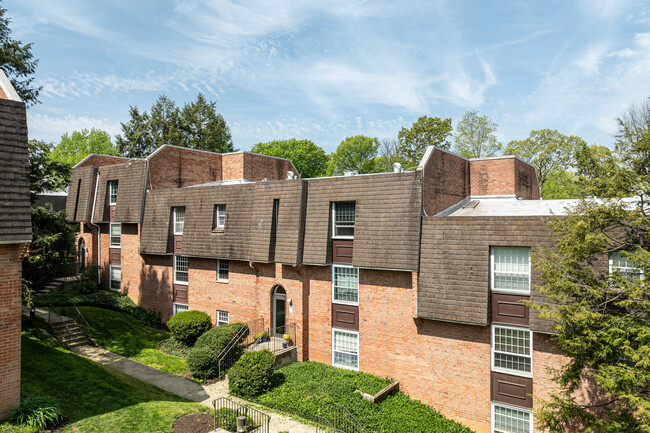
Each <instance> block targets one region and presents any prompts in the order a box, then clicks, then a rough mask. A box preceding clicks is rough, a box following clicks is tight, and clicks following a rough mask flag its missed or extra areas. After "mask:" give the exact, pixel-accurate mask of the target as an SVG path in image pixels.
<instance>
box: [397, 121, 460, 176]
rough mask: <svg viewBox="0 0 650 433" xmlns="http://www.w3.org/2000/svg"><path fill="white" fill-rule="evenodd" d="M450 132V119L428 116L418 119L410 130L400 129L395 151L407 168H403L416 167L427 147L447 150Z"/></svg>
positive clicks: (449, 144) (449, 143) (449, 145)
mask: <svg viewBox="0 0 650 433" xmlns="http://www.w3.org/2000/svg"><path fill="white" fill-rule="evenodd" d="M451 131H452V127H451V119H444V120H443V119H441V118H439V117H429V116H422V117H420V118H419V119H418V120H417V121H416V122H414V123H413V125H412V126H411V128H410V129H406V128H402V129H401V130H400V131H399V133H398V134H397V139H398V140H399V143H400V144H399V146H398V147H397V151H398V155H399V156H400V157H402V158H404V159H405V160H406V161H407V163H408V166H409V167H404V168H410V167H414V166H417V165H418V164H419V163H420V160H422V157H423V156H424V152H425V151H426V150H427V147H429V146H438V147H441V148H443V149H449V148H450V147H451V142H450V141H449V136H450V135H451Z"/></svg>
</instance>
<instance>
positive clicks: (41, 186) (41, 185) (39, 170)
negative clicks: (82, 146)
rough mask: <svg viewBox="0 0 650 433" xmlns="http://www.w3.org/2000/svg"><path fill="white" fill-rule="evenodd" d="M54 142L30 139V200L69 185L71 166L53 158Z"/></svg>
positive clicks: (32, 200) (33, 200)
mask: <svg viewBox="0 0 650 433" xmlns="http://www.w3.org/2000/svg"><path fill="white" fill-rule="evenodd" d="M51 153H52V144H50V143H45V142H44V141H39V140H29V189H30V191H31V192H30V200H31V202H32V203H34V202H35V201H36V198H37V196H38V194H40V193H43V192H45V191H61V190H63V189H65V188H66V187H67V186H68V182H69V180H70V166H69V165H68V164H65V163H62V162H58V161H54V160H53V159H52V158H51Z"/></svg>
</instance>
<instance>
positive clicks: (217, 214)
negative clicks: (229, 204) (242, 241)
mask: <svg viewBox="0 0 650 433" xmlns="http://www.w3.org/2000/svg"><path fill="white" fill-rule="evenodd" d="M225 226H226V205H225V204H215V205H214V215H213V216H212V230H220V229H223V228H224V227H225Z"/></svg>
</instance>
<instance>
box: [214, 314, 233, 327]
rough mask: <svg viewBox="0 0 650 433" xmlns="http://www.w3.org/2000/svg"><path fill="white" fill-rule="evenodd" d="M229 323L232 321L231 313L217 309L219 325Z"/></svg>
mask: <svg viewBox="0 0 650 433" xmlns="http://www.w3.org/2000/svg"><path fill="white" fill-rule="evenodd" d="M228 323H230V313H228V312H227V311H222V310H217V326H221V325H227V324H228Z"/></svg>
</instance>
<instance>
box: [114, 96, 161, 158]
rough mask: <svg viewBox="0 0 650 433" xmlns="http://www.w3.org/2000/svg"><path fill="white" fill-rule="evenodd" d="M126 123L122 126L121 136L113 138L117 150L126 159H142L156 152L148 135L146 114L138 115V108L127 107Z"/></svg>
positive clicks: (148, 126) (147, 117) (148, 122)
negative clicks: (128, 117) (127, 117)
mask: <svg viewBox="0 0 650 433" xmlns="http://www.w3.org/2000/svg"><path fill="white" fill-rule="evenodd" d="M129 116H130V117H131V118H130V119H129V121H128V122H126V123H120V125H122V134H124V136H121V135H118V136H117V137H116V138H115V142H116V143H117V150H118V152H119V153H120V155H122V156H126V157H128V158H144V157H146V156H147V155H149V154H150V153H151V152H153V151H154V150H156V145H155V143H154V141H153V138H152V136H151V133H150V124H151V122H150V118H149V114H147V112H146V111H145V112H143V113H142V114H140V110H138V107H129Z"/></svg>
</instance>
